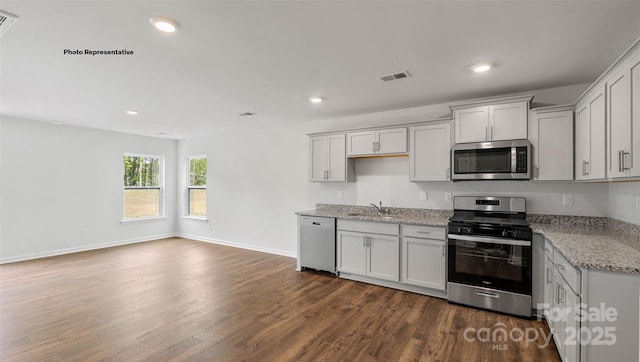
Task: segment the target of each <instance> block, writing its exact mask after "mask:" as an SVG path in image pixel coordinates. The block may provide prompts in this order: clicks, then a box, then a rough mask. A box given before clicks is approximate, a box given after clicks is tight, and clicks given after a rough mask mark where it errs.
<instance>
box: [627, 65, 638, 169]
mask: <svg viewBox="0 0 640 362" xmlns="http://www.w3.org/2000/svg"><path fill="white" fill-rule="evenodd" d="M629 74H630V79H631V96H632V98H631V128H632V130H631V133H632V135H631V154H630V155H629V156H627V157H628V158H629V159H628V160H627V167H629V176H632V177H637V176H640V55H638V56H637V57H635V58H634V59H633V60H632V61H631V63H629Z"/></svg>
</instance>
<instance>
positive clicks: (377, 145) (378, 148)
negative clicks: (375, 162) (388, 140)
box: [376, 142, 380, 152]
mask: <svg viewBox="0 0 640 362" xmlns="http://www.w3.org/2000/svg"><path fill="white" fill-rule="evenodd" d="M379 151H380V142H376V152H379Z"/></svg>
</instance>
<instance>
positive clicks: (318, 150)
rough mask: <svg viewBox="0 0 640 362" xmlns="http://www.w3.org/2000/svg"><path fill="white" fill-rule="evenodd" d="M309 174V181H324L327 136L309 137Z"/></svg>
mask: <svg viewBox="0 0 640 362" xmlns="http://www.w3.org/2000/svg"><path fill="white" fill-rule="evenodd" d="M309 146H310V151H309V153H310V158H311V160H310V176H309V179H310V180H311V181H325V180H326V176H327V173H326V171H327V146H328V145H327V136H318V137H311V138H310V139H309Z"/></svg>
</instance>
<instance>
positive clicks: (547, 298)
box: [543, 256, 556, 331]
mask: <svg viewBox="0 0 640 362" xmlns="http://www.w3.org/2000/svg"><path fill="white" fill-rule="evenodd" d="M553 269H554V268H553V261H552V260H551V259H549V258H548V257H546V256H545V258H544V304H545V307H544V309H543V311H544V317H545V319H546V320H547V325H549V329H550V330H552V331H553V330H555V329H556V326H555V322H554V321H553V320H552V319H551V315H550V312H551V308H552V307H553V306H554V301H553V297H554V295H553V293H554V286H555V280H554V278H553Z"/></svg>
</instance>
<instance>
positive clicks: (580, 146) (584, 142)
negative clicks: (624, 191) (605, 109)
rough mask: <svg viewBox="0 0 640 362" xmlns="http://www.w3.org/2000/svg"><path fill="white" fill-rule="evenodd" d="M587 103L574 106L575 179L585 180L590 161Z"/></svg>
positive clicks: (589, 125)
mask: <svg viewBox="0 0 640 362" xmlns="http://www.w3.org/2000/svg"><path fill="white" fill-rule="evenodd" d="M589 113H590V111H589V105H588V104H587V103H584V104H582V105H579V106H578V107H577V108H576V147H575V151H576V163H575V175H576V180H586V179H587V178H588V175H587V164H588V163H590V162H591V132H590V130H591V120H590V119H589Z"/></svg>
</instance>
